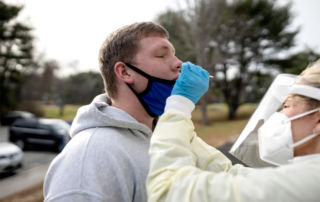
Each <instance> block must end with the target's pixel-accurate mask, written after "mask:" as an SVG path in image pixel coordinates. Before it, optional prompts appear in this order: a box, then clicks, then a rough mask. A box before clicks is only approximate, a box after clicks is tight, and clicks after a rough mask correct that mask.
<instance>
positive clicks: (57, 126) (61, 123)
mask: <svg viewBox="0 0 320 202" xmlns="http://www.w3.org/2000/svg"><path fill="white" fill-rule="evenodd" d="M51 127H52V128H53V129H54V130H56V131H57V130H66V131H69V129H70V126H69V125H68V124H67V123H66V122H64V121H57V122H56V123H54V124H51Z"/></svg>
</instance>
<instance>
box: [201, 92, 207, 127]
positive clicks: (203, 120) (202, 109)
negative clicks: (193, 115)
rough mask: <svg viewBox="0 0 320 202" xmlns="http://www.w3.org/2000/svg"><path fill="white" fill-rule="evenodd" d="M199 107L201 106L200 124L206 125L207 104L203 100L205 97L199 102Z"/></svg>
mask: <svg viewBox="0 0 320 202" xmlns="http://www.w3.org/2000/svg"><path fill="white" fill-rule="evenodd" d="M200 106H201V115H202V124H203V125H206V126H207V125H208V124H209V122H208V116H207V102H206V100H205V96H203V98H202V99H201V100H200Z"/></svg>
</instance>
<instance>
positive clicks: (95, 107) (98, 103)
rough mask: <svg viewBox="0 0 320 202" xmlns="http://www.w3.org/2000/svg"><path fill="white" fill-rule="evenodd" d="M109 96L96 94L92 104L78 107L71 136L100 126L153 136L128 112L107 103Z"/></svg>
mask: <svg viewBox="0 0 320 202" xmlns="http://www.w3.org/2000/svg"><path fill="white" fill-rule="evenodd" d="M107 99H108V96H107V95H106V94H101V95H98V96H96V97H95V98H94V99H93V101H92V102H91V104H89V105H85V106H82V107H80V108H79V109H78V111H77V115H76V117H75V119H74V121H73V123H72V126H71V130H70V136H71V137H74V136H75V135H76V134H78V133H79V132H81V131H83V130H86V129H90V128H98V127H115V128H124V129H130V130H133V131H135V130H138V131H140V132H141V133H143V134H144V135H145V136H147V137H148V136H151V134H152V131H151V130H150V129H149V128H148V127H147V126H145V125H144V124H142V123H139V122H138V121H137V120H136V119H135V118H133V117H132V116H131V115H129V114H128V113H127V112H125V111H123V110H121V109H118V108H116V107H113V106H111V105H109V104H107V102H106V101H107Z"/></svg>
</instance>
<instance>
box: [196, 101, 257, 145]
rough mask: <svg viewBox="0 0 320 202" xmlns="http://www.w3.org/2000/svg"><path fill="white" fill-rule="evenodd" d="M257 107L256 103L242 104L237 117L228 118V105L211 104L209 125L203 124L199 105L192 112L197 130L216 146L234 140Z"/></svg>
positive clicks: (209, 142) (206, 140)
mask: <svg viewBox="0 0 320 202" xmlns="http://www.w3.org/2000/svg"><path fill="white" fill-rule="evenodd" d="M256 107H257V105H256V104H245V105H242V106H241V107H240V108H239V109H238V111H237V113H236V118H235V119H234V120H228V107H227V105H225V104H213V105H209V106H208V111H207V114H208V122H209V125H203V124H201V111H200V108H199V107H197V108H196V110H195V111H194V112H193V114H192V119H193V122H194V125H195V131H196V132H197V134H198V136H199V137H201V138H202V139H203V140H204V141H205V142H207V143H208V144H210V145H212V146H215V147H218V146H221V145H222V144H224V143H226V142H229V141H232V142H233V141H234V140H235V139H236V138H237V137H238V135H239V134H240V132H241V131H242V129H243V128H244V126H245V125H246V123H247V122H248V119H249V118H250V116H251V114H252V113H253V112H254V110H255V109H256Z"/></svg>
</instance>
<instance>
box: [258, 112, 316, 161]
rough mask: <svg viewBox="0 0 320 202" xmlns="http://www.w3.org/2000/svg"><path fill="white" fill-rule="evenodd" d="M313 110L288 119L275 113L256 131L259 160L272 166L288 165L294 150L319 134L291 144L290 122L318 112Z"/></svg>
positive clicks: (281, 114) (313, 134)
mask: <svg viewBox="0 0 320 202" xmlns="http://www.w3.org/2000/svg"><path fill="white" fill-rule="evenodd" d="M318 110H319V108H317V109H313V110H310V111H307V112H304V113H302V114H299V115H296V116H293V117H291V118H288V117H287V116H286V115H285V114H283V113H280V112H275V113H274V114H273V115H272V116H271V117H270V118H269V119H268V120H267V121H266V122H265V123H264V124H263V125H262V126H261V128H260V129H259V130H258V140H259V154H260V158H261V159H262V160H264V161H266V162H268V163H271V164H273V165H283V164H288V163H289V162H290V160H292V159H293V156H294V153H293V151H294V148H295V147H297V146H299V145H301V144H303V143H305V142H307V141H309V140H311V139H313V138H314V137H316V136H317V135H319V134H316V133H315V132H313V133H312V134H310V135H309V136H306V137H305V138H303V139H301V140H299V141H298V142H295V143H294V142H293V139H292V131H291V121H292V120H295V119H298V118H301V117H303V116H307V115H309V114H311V113H314V112H316V111H318Z"/></svg>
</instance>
